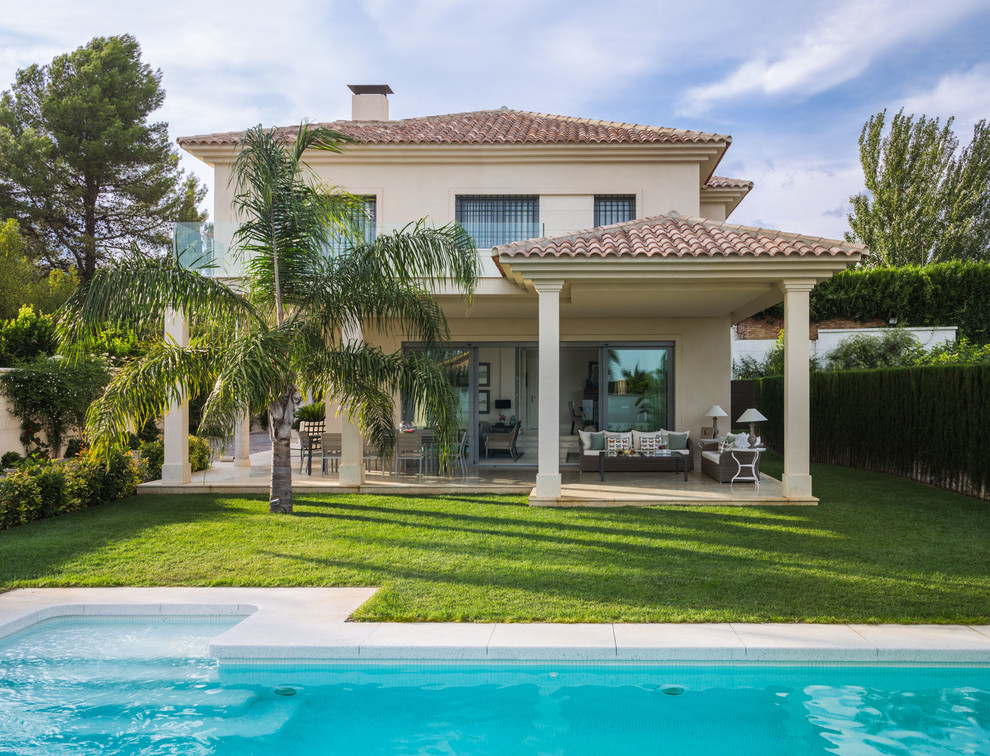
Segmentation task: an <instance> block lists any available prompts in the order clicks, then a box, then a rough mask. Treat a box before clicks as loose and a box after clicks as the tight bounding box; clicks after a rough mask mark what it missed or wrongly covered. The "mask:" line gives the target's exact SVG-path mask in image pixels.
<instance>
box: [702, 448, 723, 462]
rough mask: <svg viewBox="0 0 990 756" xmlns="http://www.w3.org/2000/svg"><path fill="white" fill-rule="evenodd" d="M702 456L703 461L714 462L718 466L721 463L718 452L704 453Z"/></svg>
mask: <svg viewBox="0 0 990 756" xmlns="http://www.w3.org/2000/svg"><path fill="white" fill-rule="evenodd" d="M701 456H702V458H703V459H707V460H708V461H709V462H714V463H715V464H716V465H717V464H718V463H719V457H721V455H720V454H719V453H718V452H717V451H703V452H701Z"/></svg>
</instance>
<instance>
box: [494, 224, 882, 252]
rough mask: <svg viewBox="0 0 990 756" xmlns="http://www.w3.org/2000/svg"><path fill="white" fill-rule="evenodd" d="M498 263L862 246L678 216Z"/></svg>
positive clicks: (522, 248)
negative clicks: (533, 258)
mask: <svg viewBox="0 0 990 756" xmlns="http://www.w3.org/2000/svg"><path fill="white" fill-rule="evenodd" d="M492 252H493V256H494V257H495V258H496V259H504V260H511V259H512V258H526V257H589V258H590V257H695V258H701V257H729V256H733V255H735V256H753V257H760V256H775V255H783V256H800V257H806V256H822V255H828V256H832V257H838V256H845V257H851V256H854V255H861V254H864V253H865V252H866V248H865V247H864V246H863V245H861V244H852V243H851V242H844V241H838V240H835V239H822V238H819V237H813V236H802V235H800V234H792V233H787V232H784V231H773V230H770V229H765V228H751V227H749V226H737V225H735V224H731V223H725V222H720V221H712V220H706V219H704V218H691V217H687V216H681V215H678V214H677V213H671V214H670V215H661V216H658V217H655V218H647V219H645V220H636V221H629V222H626V223H616V224H613V225H611V226H602V227H601V228H595V229H590V230H587V231H579V232H577V233H574V234H565V235H561V236H547V237H544V238H542V239H530V240H527V241H520V242H513V243H512V244H503V245H502V246H500V247H495V248H494V249H493V250H492Z"/></svg>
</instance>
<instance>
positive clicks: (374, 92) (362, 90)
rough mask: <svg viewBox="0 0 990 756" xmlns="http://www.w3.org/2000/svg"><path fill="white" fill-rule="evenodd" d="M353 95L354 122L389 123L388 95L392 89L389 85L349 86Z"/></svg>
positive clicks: (352, 115)
mask: <svg viewBox="0 0 990 756" xmlns="http://www.w3.org/2000/svg"><path fill="white" fill-rule="evenodd" d="M347 88H348V89H350V90H351V91H352V92H353V93H354V94H353V95H351V120H352V121H387V120H388V95H390V94H392V88H391V87H390V86H389V85H388V84H348V85H347Z"/></svg>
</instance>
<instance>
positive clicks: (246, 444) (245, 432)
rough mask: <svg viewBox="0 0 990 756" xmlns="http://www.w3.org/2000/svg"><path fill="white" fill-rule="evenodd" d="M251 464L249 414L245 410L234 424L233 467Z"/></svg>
mask: <svg viewBox="0 0 990 756" xmlns="http://www.w3.org/2000/svg"><path fill="white" fill-rule="evenodd" d="M250 466H251V416H250V415H249V414H248V413H247V412H245V413H244V414H243V415H241V416H240V417H239V418H238V419H237V425H235V426H234V467H250Z"/></svg>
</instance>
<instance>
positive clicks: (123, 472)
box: [60, 451, 140, 508]
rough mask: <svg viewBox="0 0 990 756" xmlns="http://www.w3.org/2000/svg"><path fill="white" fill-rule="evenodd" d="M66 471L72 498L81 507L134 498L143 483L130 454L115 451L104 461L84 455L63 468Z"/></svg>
mask: <svg viewBox="0 0 990 756" xmlns="http://www.w3.org/2000/svg"><path fill="white" fill-rule="evenodd" d="M60 468H61V469H64V470H65V471H66V483H67V486H68V490H69V497H70V498H74V499H75V500H76V501H77V502H78V504H79V507H75V508H80V507H94V506H96V505H97V504H104V503H106V502H108V501H116V500H117V499H123V498H125V497H127V496H132V495H133V494H134V492H135V491H136V489H137V484H138V483H139V482H140V477H139V476H138V466H137V461H136V460H135V459H134V457H133V455H131V454H130V453H129V452H122V451H113V452H111V453H110V455H109V458H108V459H107V460H106V461H105V462H103V461H101V460H99V459H97V458H96V457H95V456H94V455H93V454H91V453H89V452H84V453H83V454H80V455H79V456H78V457H76V458H75V459H73V460H72V461H71V462H69V463H68V464H65V465H61V466H60Z"/></svg>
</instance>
